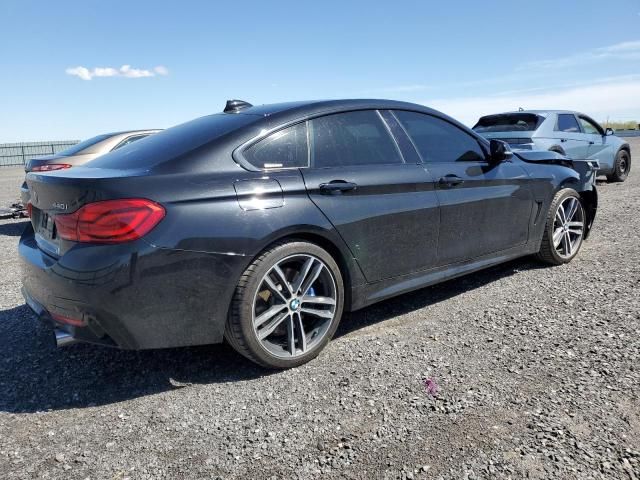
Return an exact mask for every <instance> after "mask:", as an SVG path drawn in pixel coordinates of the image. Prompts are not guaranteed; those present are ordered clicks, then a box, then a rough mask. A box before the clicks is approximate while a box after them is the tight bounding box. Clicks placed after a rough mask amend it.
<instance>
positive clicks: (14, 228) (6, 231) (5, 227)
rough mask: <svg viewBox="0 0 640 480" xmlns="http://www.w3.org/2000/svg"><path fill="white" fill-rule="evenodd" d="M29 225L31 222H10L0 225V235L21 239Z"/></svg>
mask: <svg viewBox="0 0 640 480" xmlns="http://www.w3.org/2000/svg"><path fill="white" fill-rule="evenodd" d="M28 224H29V221H28V220H26V221H24V222H10V223H0V235H6V236H7V237H19V236H20V235H22V232H24V229H25V228H26V227H27V225H28Z"/></svg>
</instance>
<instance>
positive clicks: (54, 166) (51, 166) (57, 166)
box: [31, 163, 71, 172]
mask: <svg viewBox="0 0 640 480" xmlns="http://www.w3.org/2000/svg"><path fill="white" fill-rule="evenodd" d="M65 168H71V165H69V164H68V163H47V164H45V165H38V166H37V167H33V168H32V169H31V171H32V172H51V171H53V170H63V169H65Z"/></svg>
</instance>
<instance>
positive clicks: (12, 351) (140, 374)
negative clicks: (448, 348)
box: [0, 259, 540, 413]
mask: <svg viewBox="0 0 640 480" xmlns="http://www.w3.org/2000/svg"><path fill="white" fill-rule="evenodd" d="M534 268H540V264H538V263H536V262H534V261H532V260H531V259H520V260H516V261H513V262H509V263H506V264H504V265H500V266H497V267H493V268H490V269H488V270H484V271H481V272H478V273H475V274H473V275H468V276H466V277H461V278H459V279H455V280H451V281H448V282H445V283H442V284H439V285H435V286H433V287H428V288H424V289H421V290H418V291H416V292H413V293H408V294H405V295H401V296H399V297H397V298H394V299H391V300H387V301H384V302H381V303H379V304H376V305H373V306H371V307H367V308H365V309H363V310H360V311H358V312H354V313H352V314H348V315H347V316H346V317H345V318H344V321H343V322H342V323H341V325H340V327H339V329H338V331H337V333H336V336H342V335H346V334H349V333H351V332H353V331H355V330H357V329H359V328H363V327H366V326H370V325H373V324H376V323H378V322H382V321H384V320H387V319H390V318H394V317H397V316H400V315H403V314H406V313H408V312H411V311H413V310H417V309H420V308H424V307H427V306H430V305H434V304H437V303H439V302H441V301H444V300H446V299H448V298H450V297H453V296H455V295H460V294H462V293H465V292H468V291H470V290H473V289H475V288H478V287H481V286H483V285H486V284H488V283H491V282H495V281H497V280H499V279H501V278H503V277H507V276H510V275H513V274H514V273H515V272H517V271H522V270H530V269H534ZM0 352H2V358H1V359H0V411H4V412H11V413H29V412H38V411H43V410H57V409H67V408H83V407H91V406H96V405H104V404H109V403H115V402H120V401H124V400H129V399H132V398H137V397H142V396H146V395H152V394H157V393H161V392H165V391H168V390H172V389H175V388H183V387H188V386H189V385H191V384H211V383H226V382H237V381H242V380H248V379H253V378H258V377H263V376H266V375H270V374H272V373H276V372H274V371H269V370H265V369H263V368H260V367H258V366H256V365H254V364H253V363H251V362H250V361H248V360H246V359H245V358H244V357H242V356H240V355H238V354H237V353H235V352H234V351H233V350H232V349H231V348H230V347H229V346H227V345H226V344H225V345H211V346H202V347H185V348H173V349H164V350H145V351H138V352H135V351H125V350H118V349H112V348H108V347H102V346H94V345H86V344H76V345H71V346H69V347H65V348H60V349H59V348H57V347H56V346H55V344H54V340H53V332H52V330H51V328H50V327H49V326H48V325H46V324H43V323H42V322H40V321H39V320H38V319H37V318H36V317H35V315H34V314H33V313H32V312H31V310H29V308H28V307H26V306H20V307H15V308H11V309H8V310H3V311H0Z"/></svg>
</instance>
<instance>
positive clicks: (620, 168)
mask: <svg viewBox="0 0 640 480" xmlns="http://www.w3.org/2000/svg"><path fill="white" fill-rule="evenodd" d="M630 170H631V155H629V152H627V151H626V150H620V151H619V152H618V154H617V155H616V159H615V161H614V162H613V172H612V173H611V174H609V175H607V180H608V181H610V182H624V181H625V180H626V179H627V176H628V175H629V171H630Z"/></svg>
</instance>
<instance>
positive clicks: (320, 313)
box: [300, 308, 333, 318]
mask: <svg viewBox="0 0 640 480" xmlns="http://www.w3.org/2000/svg"><path fill="white" fill-rule="evenodd" d="M300 311H301V312H302V313H308V314H309V315H315V316H316V317H320V318H333V313H332V312H331V311H329V310H317V309H315V308H301V309H300Z"/></svg>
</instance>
